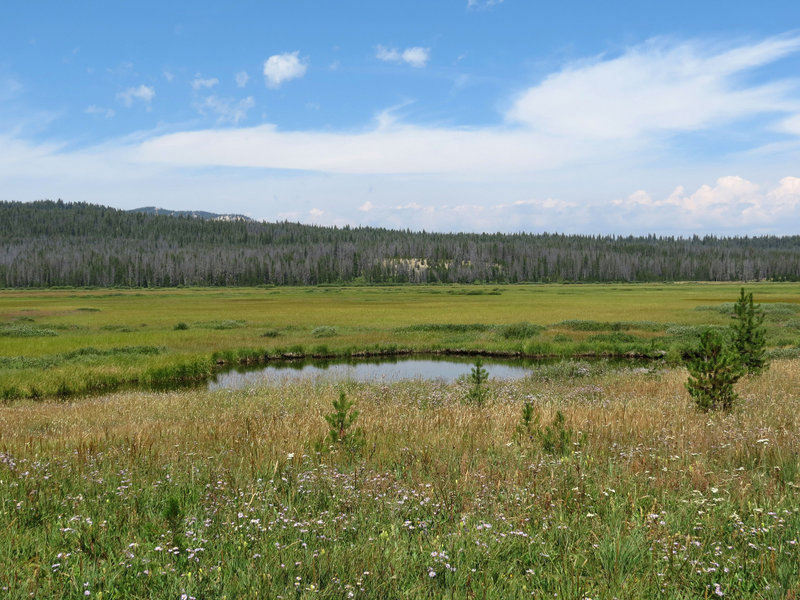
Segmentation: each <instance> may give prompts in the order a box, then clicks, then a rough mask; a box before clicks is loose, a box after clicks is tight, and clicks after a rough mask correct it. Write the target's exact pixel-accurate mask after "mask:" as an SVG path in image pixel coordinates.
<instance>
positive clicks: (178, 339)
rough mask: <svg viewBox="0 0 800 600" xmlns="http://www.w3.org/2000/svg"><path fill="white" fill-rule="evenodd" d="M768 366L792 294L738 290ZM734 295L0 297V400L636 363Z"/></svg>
mask: <svg viewBox="0 0 800 600" xmlns="http://www.w3.org/2000/svg"><path fill="white" fill-rule="evenodd" d="M748 290H750V291H753V292H754V293H755V297H756V301H757V302H758V303H759V304H760V305H761V307H762V308H763V310H764V315H765V319H764V325H765V327H766V342H767V347H768V351H769V353H770V355H771V356H779V357H783V358H791V357H794V356H798V355H799V354H800V351H799V350H798V346H799V345H800V303H798V301H797V300H798V296H797V291H798V290H800V287H798V284H789V283H786V284H779V283H761V284H754V285H751V286H749V287H748ZM738 293H739V286H738V285H734V284H664V285H513V286H450V285H439V286H417V287H410V286H398V287H330V286H329V287H314V288H262V289H255V288H203V289H168V290H102V289H89V290H79V289H58V290H52V289H51V290H26V291H20V290H6V291H0V399H2V400H4V401H6V402H10V401H15V400H19V399H24V398H33V399H36V398H42V397H55V396H59V397H62V398H67V397H75V396H81V395H85V394H91V393H98V392H108V391H113V390H117V389H121V388H124V387H125V386H137V387H139V388H142V387H147V386H150V387H162V388H163V387H168V386H170V385H173V386H174V385H180V384H185V383H191V382H204V381H205V380H206V379H207V378H208V377H209V376H210V375H211V374H212V373H213V372H214V371H215V370H218V369H220V368H226V367H229V366H233V365H246V364H254V363H263V362H267V361H270V360H283V359H286V358H302V357H316V358H324V357H358V356H380V355H394V354H397V355H399V354H410V353H454V354H483V355H493V354H494V355H498V356H527V357H565V358H576V357H590V356H609V357H628V356H638V357H650V358H657V359H666V360H667V361H669V362H671V363H672V364H677V363H679V362H680V361H681V360H682V359H683V357H684V356H685V355H686V354H687V353H688V352H690V351H692V350H693V349H695V348H697V346H698V344H699V340H700V334H701V333H702V332H703V331H706V330H709V329H720V330H724V329H727V327H728V325H729V324H730V322H731V316H732V315H733V311H734V307H735V304H734V303H733V302H731V300H732V299H734V298H735V297H736V296H737V295H738Z"/></svg>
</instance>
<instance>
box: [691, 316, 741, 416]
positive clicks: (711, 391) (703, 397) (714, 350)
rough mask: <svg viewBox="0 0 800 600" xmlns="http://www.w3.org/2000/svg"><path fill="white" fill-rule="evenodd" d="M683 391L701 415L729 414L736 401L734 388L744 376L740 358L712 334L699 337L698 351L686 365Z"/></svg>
mask: <svg viewBox="0 0 800 600" xmlns="http://www.w3.org/2000/svg"><path fill="white" fill-rule="evenodd" d="M686 368H687V369H688V370H689V380H688V381H687V382H686V389H687V390H688V391H689V394H690V395H691V396H692V398H694V401H695V404H697V407H698V408H699V409H700V410H702V411H703V412H708V411H709V410H717V409H722V410H724V411H729V410H731V408H733V404H734V402H735V401H736V397H737V396H736V392H735V391H734V390H733V386H734V384H735V383H736V382H737V381H738V380H739V378H740V377H741V376H742V375H743V374H744V366H743V364H742V361H741V360H740V358H739V355H737V354H736V352H735V351H734V350H733V349H732V348H730V347H729V346H728V344H726V343H725V340H724V339H723V338H722V336H721V335H720V334H719V333H717V332H716V331H714V330H706V331H704V332H703V333H702V334H701V335H700V347H699V349H698V350H697V351H695V352H693V353H692V354H691V355H690V356H689V358H688V359H687V361H686Z"/></svg>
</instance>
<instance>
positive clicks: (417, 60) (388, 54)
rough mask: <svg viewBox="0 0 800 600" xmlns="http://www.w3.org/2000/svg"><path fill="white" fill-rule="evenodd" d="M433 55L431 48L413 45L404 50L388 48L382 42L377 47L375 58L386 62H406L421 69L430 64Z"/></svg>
mask: <svg viewBox="0 0 800 600" xmlns="http://www.w3.org/2000/svg"><path fill="white" fill-rule="evenodd" d="M430 57H431V50H430V48H423V47H421V46H412V47H410V48H406V49H405V50H403V51H402V52H401V51H400V50H398V49H397V48H387V47H385V46H381V45H380V44H379V45H378V46H377V47H376V48H375V58H377V59H378V60H382V61H384V62H398V63H399V62H404V63H407V64H409V65H411V66H412V67H416V68H418V69H421V68H422V67H424V66H425V65H427V64H428V61H429V60H430Z"/></svg>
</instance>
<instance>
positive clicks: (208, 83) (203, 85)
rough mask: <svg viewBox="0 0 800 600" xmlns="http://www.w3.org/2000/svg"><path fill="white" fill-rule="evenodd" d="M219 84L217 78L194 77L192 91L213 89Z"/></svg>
mask: <svg viewBox="0 0 800 600" xmlns="http://www.w3.org/2000/svg"><path fill="white" fill-rule="evenodd" d="M218 83H219V79H217V78H216V77H205V78H204V77H201V76H200V75H199V74H198V75H195V76H194V79H193V80H192V89H193V90H200V89H208V88H212V87H214V86H215V85H217V84H218Z"/></svg>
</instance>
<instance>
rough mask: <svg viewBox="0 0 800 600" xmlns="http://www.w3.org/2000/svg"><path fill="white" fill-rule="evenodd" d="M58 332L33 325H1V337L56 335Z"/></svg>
mask: <svg viewBox="0 0 800 600" xmlns="http://www.w3.org/2000/svg"><path fill="white" fill-rule="evenodd" d="M57 335H58V333H57V332H55V331H54V330H52V329H44V328H42V327H36V326H33V325H24V324H20V323H13V324H9V325H3V326H0V337H11V338H27V337H55V336H57Z"/></svg>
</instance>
